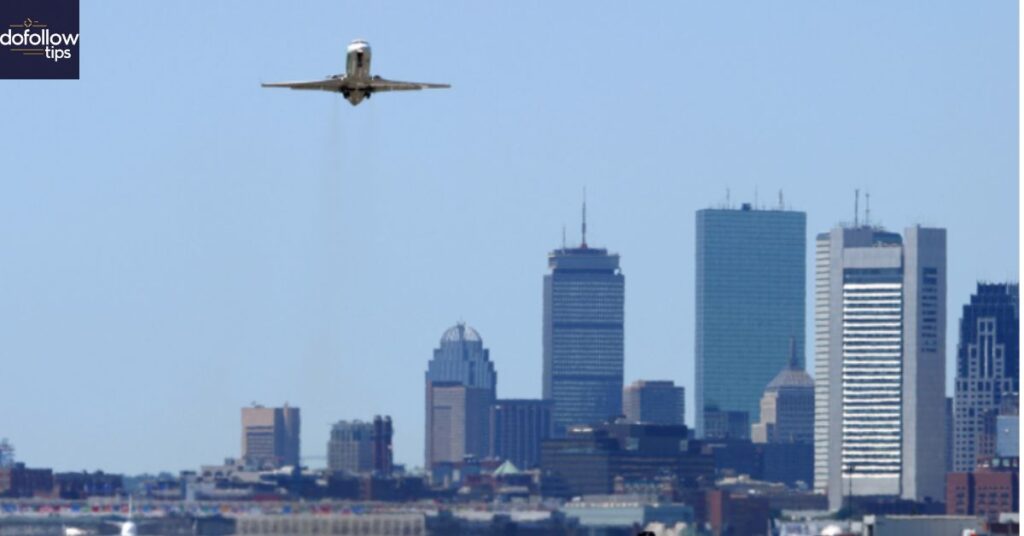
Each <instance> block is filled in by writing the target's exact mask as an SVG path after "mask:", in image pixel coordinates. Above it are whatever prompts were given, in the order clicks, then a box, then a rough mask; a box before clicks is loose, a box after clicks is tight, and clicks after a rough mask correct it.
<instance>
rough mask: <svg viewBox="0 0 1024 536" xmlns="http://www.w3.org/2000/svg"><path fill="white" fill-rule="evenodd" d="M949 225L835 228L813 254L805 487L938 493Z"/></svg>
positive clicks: (834, 502) (833, 499)
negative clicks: (895, 229)
mask: <svg viewBox="0 0 1024 536" xmlns="http://www.w3.org/2000/svg"><path fill="white" fill-rule="evenodd" d="M945 329H946V231H945V230H944V229H928V228H923V227H912V228H909V229H907V230H906V231H905V232H904V236H903V237H900V235H899V234H897V233H891V232H887V231H884V230H881V229H878V228H873V227H867V226H862V227H855V228H836V229H833V230H832V231H830V232H828V233H822V234H820V235H818V237H817V254H816V256H815V430H814V442H815V445H814V449H815V456H814V458H815V460H814V487H815V489H816V490H818V491H820V492H823V493H827V494H828V496H829V506H830V507H831V508H839V507H840V506H841V505H842V503H843V500H844V499H845V498H846V497H848V496H850V495H854V496H868V495H870V496H887V495H888V496H896V497H901V498H904V499H912V500H924V499H925V498H927V497H930V498H932V499H935V500H942V498H943V497H944V487H945V465H946V462H945V456H946V454H945V450H944V449H943V448H941V446H942V445H944V444H945V354H946V352H945Z"/></svg>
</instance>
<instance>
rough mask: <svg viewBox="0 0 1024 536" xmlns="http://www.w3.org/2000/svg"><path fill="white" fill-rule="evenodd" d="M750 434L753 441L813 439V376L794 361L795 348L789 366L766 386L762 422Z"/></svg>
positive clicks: (801, 441) (762, 406)
mask: <svg viewBox="0 0 1024 536" xmlns="http://www.w3.org/2000/svg"><path fill="white" fill-rule="evenodd" d="M794 346H795V345H794ZM750 438H751V440H752V441H753V442H754V443H805V444H808V445H810V444H811V443H813V442H814V380H813V379H811V376H810V375H808V374H807V372H805V371H804V369H803V367H801V366H800V365H799V364H797V361H796V351H795V350H794V351H793V354H792V355H791V357H790V361H789V366H787V367H786V368H785V369H783V370H782V371H781V372H779V374H778V375H777V376H775V378H774V379H773V380H772V381H771V383H769V384H768V386H767V387H766V388H765V390H764V396H762V397H761V422H759V423H756V424H754V425H753V428H752V430H751V433H750Z"/></svg>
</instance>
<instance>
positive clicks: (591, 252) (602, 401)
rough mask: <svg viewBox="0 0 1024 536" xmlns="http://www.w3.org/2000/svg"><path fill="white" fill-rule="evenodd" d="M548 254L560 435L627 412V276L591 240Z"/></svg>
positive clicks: (553, 394)
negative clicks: (624, 384)
mask: <svg viewBox="0 0 1024 536" xmlns="http://www.w3.org/2000/svg"><path fill="white" fill-rule="evenodd" d="M583 210H584V220H583V240H582V243H581V244H580V246H579V247H576V248H567V247H563V248H561V249H556V250H555V251H552V252H551V253H550V254H549V255H548V267H549V268H550V270H551V271H550V273H548V274H547V275H545V276H544V398H545V399H547V400H551V401H552V403H553V408H552V421H553V423H554V433H555V436H556V437H561V436H564V434H565V431H566V428H567V427H569V426H572V425H576V424H594V423H600V422H603V421H605V420H607V419H609V418H610V417H614V416H616V415H619V414H621V412H622V373H623V372H622V369H623V316H624V314H623V304H624V291H625V280H624V278H623V276H622V273H621V272H620V271H619V256H618V255H616V254H610V253H608V250H606V249H603V248H591V247H589V246H588V245H587V231H586V229H587V227H586V225H587V224H586V205H584V208H583Z"/></svg>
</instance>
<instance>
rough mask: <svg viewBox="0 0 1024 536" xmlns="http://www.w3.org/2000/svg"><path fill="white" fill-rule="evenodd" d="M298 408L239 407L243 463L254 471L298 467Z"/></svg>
mask: <svg viewBox="0 0 1024 536" xmlns="http://www.w3.org/2000/svg"><path fill="white" fill-rule="evenodd" d="M299 424H300V422H299V408H292V407H289V406H288V404H285V405H284V407H280V408H266V407H263V406H261V405H253V406H252V407H248V408H242V460H243V461H244V462H245V464H246V465H248V466H249V467H252V468H255V469H278V468H281V467H284V466H296V467H297V466H298V465H299Z"/></svg>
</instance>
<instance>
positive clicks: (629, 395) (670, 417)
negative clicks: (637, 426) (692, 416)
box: [622, 380, 686, 424]
mask: <svg viewBox="0 0 1024 536" xmlns="http://www.w3.org/2000/svg"><path fill="white" fill-rule="evenodd" d="M622 413H623V414H624V415H625V416H626V420H627V421H630V422H638V423H651V424H685V422H684V414H685V413H686V391H685V390H684V389H683V388H682V387H681V386H680V387H676V385H675V383H673V382H672V381H665V380H661V381H644V380H637V381H635V382H633V383H632V384H630V385H629V386H628V387H626V390H625V391H624V392H623V393H622Z"/></svg>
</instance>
